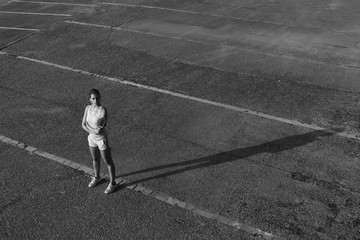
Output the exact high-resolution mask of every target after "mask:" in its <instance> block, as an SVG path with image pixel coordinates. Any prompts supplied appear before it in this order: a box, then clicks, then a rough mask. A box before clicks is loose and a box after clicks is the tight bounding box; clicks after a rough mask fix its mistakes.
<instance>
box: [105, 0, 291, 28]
mask: <svg viewBox="0 0 360 240" xmlns="http://www.w3.org/2000/svg"><path fill="white" fill-rule="evenodd" d="M101 4H103V5H112V6H124V7H134V8H147V9H157V10H164V11H172V12H178V13H189V14H196V15H203V16H209V17H218V18H226V19H234V20H242V21H249V22H263V23H270V24H275V25H284V26H292V27H297V25H294V24H288V23H280V22H273V21H264V20H258V19H250V18H243V17H229V16H225V15H219V14H210V13H201V12H195V11H188V10H182V9H175V8H164V7H156V6H149V5H136V4H125V3H108V2H101Z"/></svg>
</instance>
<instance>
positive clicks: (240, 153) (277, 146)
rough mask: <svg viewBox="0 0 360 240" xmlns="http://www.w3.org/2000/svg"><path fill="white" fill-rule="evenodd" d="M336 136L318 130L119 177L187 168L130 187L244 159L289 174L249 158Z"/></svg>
mask: <svg viewBox="0 0 360 240" xmlns="http://www.w3.org/2000/svg"><path fill="white" fill-rule="evenodd" d="M334 134H335V131H333V130H329V131H322V130H318V131H314V132H310V133H305V134H300V135H294V136H290V137H285V138H280V139H277V140H274V141H270V142H266V143H263V144H260V145H256V146H252V147H246V148H239V149H236V150H231V151H227V152H222V153H217V154H214V155H210V156H206V157H201V158H197V159H193V160H189V161H184V162H178V163H171V164H166V165H161V166H156V167H151V168H146V169H142V170H139V171H135V172H131V173H127V174H123V175H120V176H119V177H126V176H129V175H134V174H140V173H145V172H151V171H157V170H161V169H166V168H173V167H180V166H185V167H184V168H181V169H177V170H174V171H170V172H165V173H161V174H158V175H155V176H151V177H147V178H143V179H140V180H137V181H134V182H131V183H128V184H129V185H130V184H134V183H140V182H145V181H149V180H153V179H157V178H162V177H167V176H171V175H175V174H179V173H182V172H187V171H190V170H194V169H198V168H204V167H209V166H213V165H218V164H222V163H228V162H233V161H237V160H240V159H244V160H246V161H250V162H252V163H255V164H259V165H264V166H267V167H270V168H274V169H277V170H281V171H286V172H288V171H287V170H284V169H281V168H278V167H275V166H272V165H269V164H266V163H260V162H257V161H253V160H251V159H248V157H250V156H254V155H257V154H261V153H277V152H281V151H286V150H290V149H293V148H296V147H299V146H303V145H306V144H308V143H311V142H314V141H316V140H318V139H319V138H320V137H327V136H331V135H334Z"/></svg>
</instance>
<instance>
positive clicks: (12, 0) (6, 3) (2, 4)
mask: <svg viewBox="0 0 360 240" xmlns="http://www.w3.org/2000/svg"><path fill="white" fill-rule="evenodd" d="M14 1H15V0H11V1H8V2H4V3H1V4H0V6H4V5H8V4H10V3H12V2H14Z"/></svg>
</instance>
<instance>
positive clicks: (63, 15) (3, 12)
mask: <svg viewBox="0 0 360 240" xmlns="http://www.w3.org/2000/svg"><path fill="white" fill-rule="evenodd" d="M0 13H2V14H21V15H39V16H60V17H71V15H70V14H62V13H34V12H8V11H0Z"/></svg>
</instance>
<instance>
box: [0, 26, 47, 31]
mask: <svg viewBox="0 0 360 240" xmlns="http://www.w3.org/2000/svg"><path fill="white" fill-rule="evenodd" d="M0 29H9V30H20V31H35V32H39V31H41V30H40V29H33V28H14V27H0Z"/></svg>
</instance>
